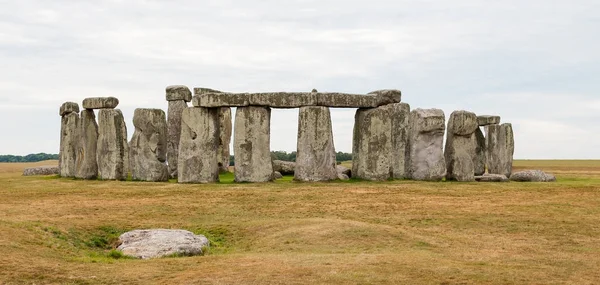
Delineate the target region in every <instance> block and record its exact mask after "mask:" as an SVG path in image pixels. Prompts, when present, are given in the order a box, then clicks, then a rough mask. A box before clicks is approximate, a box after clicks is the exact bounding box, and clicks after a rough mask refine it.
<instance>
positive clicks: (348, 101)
mask: <svg viewBox="0 0 600 285" xmlns="http://www.w3.org/2000/svg"><path fill="white" fill-rule="evenodd" d="M317 105H318V106H324V107H334V108H336V107H338V108H375V107H377V106H378V105H379V98H378V97H377V96H376V95H357V94H345V93H317Z"/></svg>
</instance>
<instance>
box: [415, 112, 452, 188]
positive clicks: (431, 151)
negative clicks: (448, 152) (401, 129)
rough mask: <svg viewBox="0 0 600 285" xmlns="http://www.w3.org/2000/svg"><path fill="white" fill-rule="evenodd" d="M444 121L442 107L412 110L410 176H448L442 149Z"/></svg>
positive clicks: (418, 177)
mask: <svg viewBox="0 0 600 285" xmlns="http://www.w3.org/2000/svg"><path fill="white" fill-rule="evenodd" d="M445 121H446V118H445V116H444V111H442V110H439V109H416V110H413V111H412V112H410V119H409V123H410V128H409V131H408V133H409V135H408V141H409V143H408V146H409V150H408V156H407V157H408V162H407V164H408V171H407V177H408V178H410V179H413V180H425V181H440V180H442V179H443V178H444V177H445V176H446V161H445V159H444V151H443V141H444V131H445V129H446V125H445Z"/></svg>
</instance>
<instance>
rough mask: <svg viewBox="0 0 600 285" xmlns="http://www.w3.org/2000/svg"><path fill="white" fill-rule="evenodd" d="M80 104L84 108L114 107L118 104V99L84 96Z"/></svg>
mask: <svg viewBox="0 0 600 285" xmlns="http://www.w3.org/2000/svg"><path fill="white" fill-rule="evenodd" d="M81 105H82V106H83V108H84V109H114V108H116V107H117V105H119V99H117V98H115V97H93V98H85V99H84V100H83V103H82V104H81Z"/></svg>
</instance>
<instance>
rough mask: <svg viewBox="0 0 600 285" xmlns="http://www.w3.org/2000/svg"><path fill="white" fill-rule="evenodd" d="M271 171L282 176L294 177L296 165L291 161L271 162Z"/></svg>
mask: <svg viewBox="0 0 600 285" xmlns="http://www.w3.org/2000/svg"><path fill="white" fill-rule="evenodd" d="M273 170H274V171H277V172H280V173H281V174H283V175H294V172H295V170H296V163H295V162H293V161H283V160H273Z"/></svg>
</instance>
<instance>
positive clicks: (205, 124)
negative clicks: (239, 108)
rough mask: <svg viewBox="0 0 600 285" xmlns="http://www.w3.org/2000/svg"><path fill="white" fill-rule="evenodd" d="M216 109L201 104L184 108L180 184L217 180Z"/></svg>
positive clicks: (217, 126)
mask: <svg viewBox="0 0 600 285" xmlns="http://www.w3.org/2000/svg"><path fill="white" fill-rule="evenodd" d="M217 112H218V110H217V109H214V108H210V109H209V108H201V107H200V108H195V107H192V108H186V109H184V110H183V113H182V116H181V140H180V142H179V163H178V167H179V171H178V172H179V177H178V180H179V183H210V182H218V181H219V166H218V164H217V157H218V154H217V151H216V150H217V147H218V145H219V123H218V114H217Z"/></svg>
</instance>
